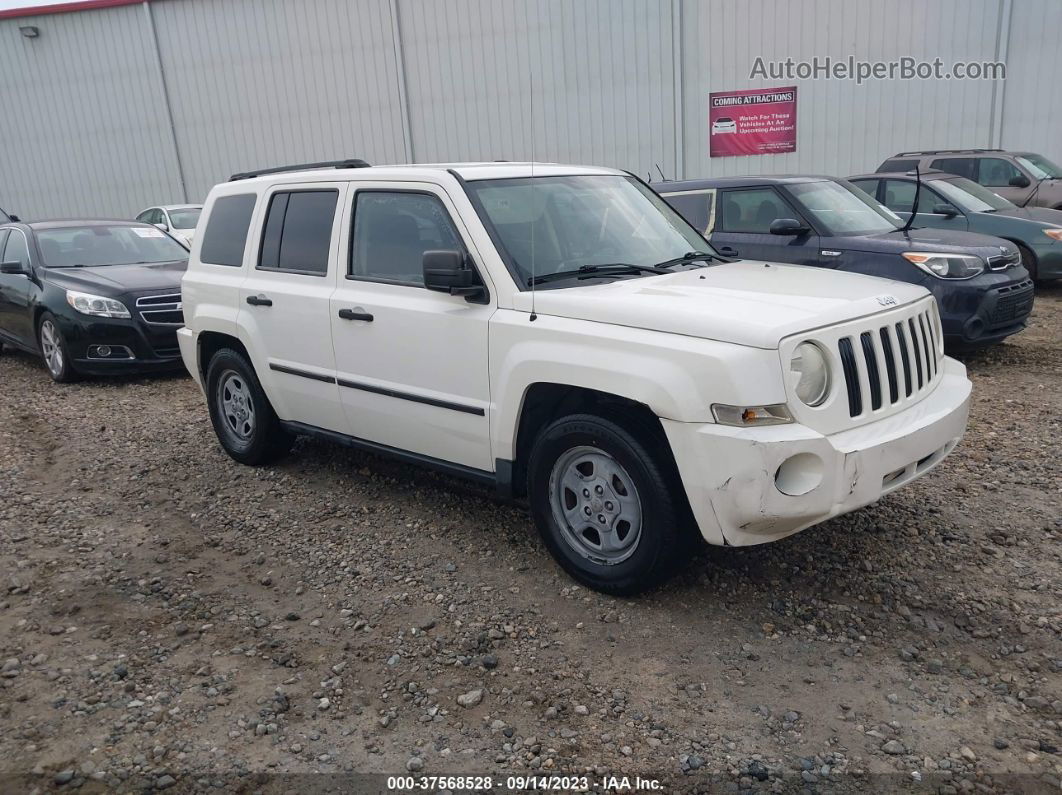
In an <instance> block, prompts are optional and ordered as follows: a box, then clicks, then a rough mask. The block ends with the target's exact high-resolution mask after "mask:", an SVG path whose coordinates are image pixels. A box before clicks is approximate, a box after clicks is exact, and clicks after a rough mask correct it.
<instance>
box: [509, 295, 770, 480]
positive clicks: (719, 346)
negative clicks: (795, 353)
mask: <svg viewBox="0 0 1062 795" xmlns="http://www.w3.org/2000/svg"><path fill="white" fill-rule="evenodd" d="M490 324H491V329H490V339H491V344H490V376H491V423H490V426H491V446H492V452H493V455H494V457H495V458H503V459H506V460H513V459H514V458H515V451H516V436H517V430H518V428H519V424H520V415H521V412H522V411H523V405H524V399H525V396H526V395H527V392H528V390H529V389H530V388H531V386H532V385H534V384H539V383H550V384H561V385H565V386H572V387H581V388H584V389H592V390H595V391H598V392H604V393H607V394H611V395H616V396H618V397H622V398H626V399H628V400H633V401H635V402H638V403H642V404H644V405H646V406H648V407H649V409H650V410H651V411H652V412H653V413H654V414H655V415H656V416H657V417H661V418H663V419H670V420H675V421H677V422H712V421H713V419H712V412H711V406H712V404H713V403H729V404H734V405H753V404H770V403H783V402H785V389H784V385H783V383H782V377H781V372H780V370H779V367H778V354H777V351H772V350H764V349H760V348H751V347H745V346H741V345H733V344H730V343H724V342H717V341H713V340H704V339H699V338H696V337H687V336H682V335H678V334H668V333H663V332H658V331H649V330H646V329H638V328H630V327H627V326H616V325H612V324H606V323H593V322H588V321H583V320H572V319H569V318H561V317H552V316H548V315H539V316H538V318H537V319H536V320H535V321H530V320H529V319H528V315H527V314H526V313H523V312H515V311H506V310H500V311H498V312H496V313H495V314H494V316H493V317H492V318H491V321H490Z"/></svg>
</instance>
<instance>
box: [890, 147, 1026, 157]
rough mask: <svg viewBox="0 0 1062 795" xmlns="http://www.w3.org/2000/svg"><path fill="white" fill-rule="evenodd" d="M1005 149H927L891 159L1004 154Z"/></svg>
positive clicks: (905, 153)
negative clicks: (989, 153) (913, 156)
mask: <svg viewBox="0 0 1062 795" xmlns="http://www.w3.org/2000/svg"><path fill="white" fill-rule="evenodd" d="M1005 151H1006V150H1005V149H927V150H925V151H924V152H900V153H899V154H897V155H893V157H910V156H911V155H975V154H978V153H980V152H1005Z"/></svg>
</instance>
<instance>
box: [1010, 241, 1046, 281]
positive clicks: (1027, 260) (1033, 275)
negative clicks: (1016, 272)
mask: <svg viewBox="0 0 1062 795" xmlns="http://www.w3.org/2000/svg"><path fill="white" fill-rule="evenodd" d="M1014 245H1016V246H1017V247H1018V252H1019V253H1020V254H1021V264H1022V265H1024V266H1025V270H1027V271H1028V272H1029V278H1030V279H1032V280H1033V281H1034V282H1036V281H1039V280H1040V276H1039V270H1040V269H1039V268H1038V267H1037V262H1036V255H1035V254H1033V253H1032V251H1031V250H1030V249H1029V248H1028V247H1026V246H1023V245H1022V244H1021V243H1015V244H1014Z"/></svg>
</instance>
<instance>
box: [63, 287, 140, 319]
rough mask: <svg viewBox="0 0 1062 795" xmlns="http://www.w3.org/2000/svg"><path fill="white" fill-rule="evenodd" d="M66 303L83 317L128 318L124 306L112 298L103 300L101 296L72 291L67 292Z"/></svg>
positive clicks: (127, 312) (127, 311)
mask: <svg viewBox="0 0 1062 795" xmlns="http://www.w3.org/2000/svg"><path fill="white" fill-rule="evenodd" d="M66 302H67V303H68V304H70V306H72V307H74V309H76V310H77V311H78V312H80V313H81V314H83V315H96V316H97V317H119V318H127V317H129V310H128V309H126V308H125V304H123V303H122V302H121V301H115V300H114V299H113V298H104V297H103V296H102V295H91V294H89V293H76V292H74V291H73V290H67V291H66Z"/></svg>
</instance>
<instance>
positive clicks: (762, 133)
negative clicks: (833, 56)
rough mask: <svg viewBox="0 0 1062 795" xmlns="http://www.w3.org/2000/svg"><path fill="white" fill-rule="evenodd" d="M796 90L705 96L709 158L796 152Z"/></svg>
mask: <svg viewBox="0 0 1062 795" xmlns="http://www.w3.org/2000/svg"><path fill="white" fill-rule="evenodd" d="M796 97H797V90H796V86H790V87H789V88H757V89H752V90H750V91H722V92H719V93H713V94H709V95H708V141H709V148H710V152H711V156H712V157H731V156H733V155H776V154H781V153H783V152H795V151H796Z"/></svg>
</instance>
